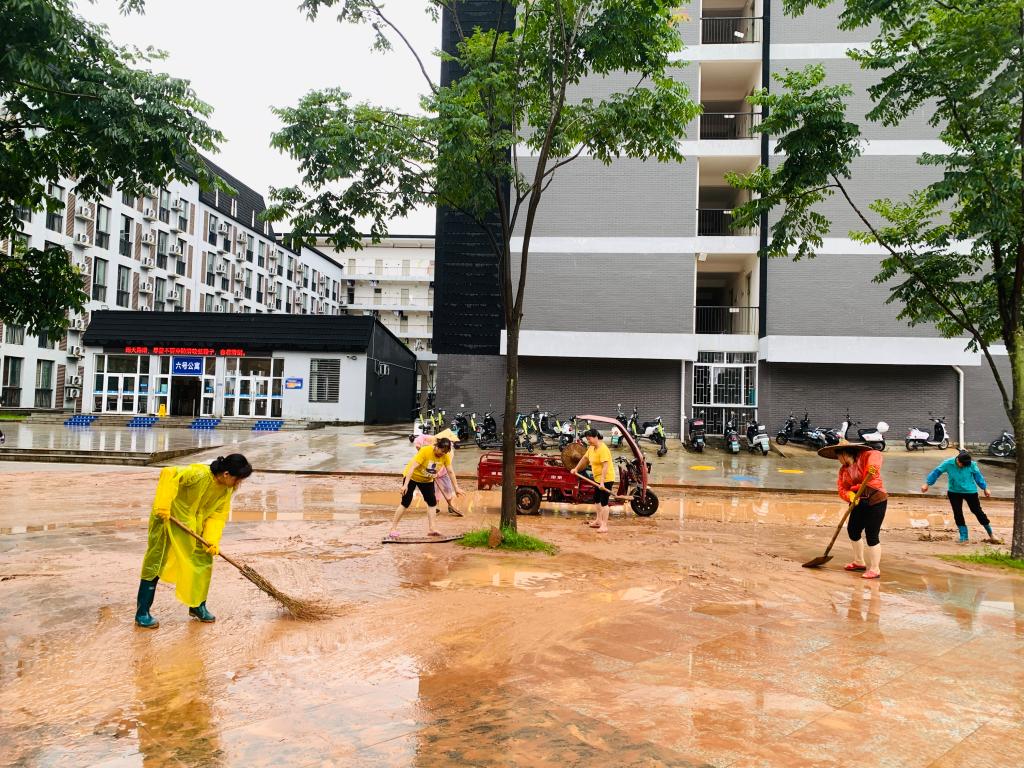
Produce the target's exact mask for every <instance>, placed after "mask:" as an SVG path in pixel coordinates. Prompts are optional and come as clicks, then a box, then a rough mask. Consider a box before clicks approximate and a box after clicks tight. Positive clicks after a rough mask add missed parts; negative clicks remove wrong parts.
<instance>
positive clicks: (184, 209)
mask: <svg viewBox="0 0 1024 768" xmlns="http://www.w3.org/2000/svg"><path fill="white" fill-rule="evenodd" d="M178 205H180V206H181V210H180V211H178V229H180V230H181V231H183V232H184V231H186V230H188V201H187V200H181V199H179V200H178Z"/></svg>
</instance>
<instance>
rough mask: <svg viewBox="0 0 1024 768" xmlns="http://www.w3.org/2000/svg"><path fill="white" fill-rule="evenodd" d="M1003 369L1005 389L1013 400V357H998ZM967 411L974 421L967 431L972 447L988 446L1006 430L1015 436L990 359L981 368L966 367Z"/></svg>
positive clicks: (997, 361) (983, 362) (1000, 366)
mask: <svg viewBox="0 0 1024 768" xmlns="http://www.w3.org/2000/svg"><path fill="white" fill-rule="evenodd" d="M994 359H995V361H996V366H997V367H998V369H999V377H1000V379H1002V382H1003V386H1004V387H1006V389H1007V391H1008V392H1009V393H1010V396H1011V397H1012V392H1013V382H1012V380H1011V378H1010V358H1009V357H1007V356H1006V355H996V356H995V357H994ZM963 370H964V411H965V412H966V413H968V414H969V415H970V422H969V423H968V424H967V426H966V429H965V430H964V431H965V432H966V433H967V443H968V445H984V446H987V445H988V444H989V443H991V442H992V441H993V440H995V439H996V438H997V437H999V435H1001V434H1002V433H1003V430H1004V429H1005V430H1007V431H1008V432H1010V433H1011V434H1012V433H1013V428H1012V427H1011V425H1010V419H1009V417H1008V416H1007V415H1006V409H1005V408H1004V407H1003V398H1002V396H1001V395H1000V394H999V387H998V386H996V380H995V377H994V376H993V375H992V368H991V367H990V366H989V364H988V362H987V361H986V360H984V359H983V360H982V361H981V365H980V366H971V367H970V368H964V369H963Z"/></svg>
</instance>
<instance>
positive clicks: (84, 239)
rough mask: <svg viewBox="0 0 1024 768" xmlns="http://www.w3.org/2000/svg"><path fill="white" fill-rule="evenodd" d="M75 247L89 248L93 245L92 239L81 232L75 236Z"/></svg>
mask: <svg viewBox="0 0 1024 768" xmlns="http://www.w3.org/2000/svg"><path fill="white" fill-rule="evenodd" d="M75 245H77V246H78V247H79V248H87V247H89V246H90V245H92V238H91V237H89V236H88V235H87V234H85V232H79V233H78V234H77V235H75Z"/></svg>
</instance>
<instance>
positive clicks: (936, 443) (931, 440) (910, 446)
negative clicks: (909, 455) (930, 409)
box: [906, 414, 949, 451]
mask: <svg viewBox="0 0 1024 768" xmlns="http://www.w3.org/2000/svg"><path fill="white" fill-rule="evenodd" d="M929 416H930V414H929ZM931 421H932V424H933V427H932V433H931V434H929V433H928V430H927V429H918V428H917V427H911V428H910V431H909V432H907V438H906V444H907V450H908V451H916V450H917V449H918V448H928V447H931V448H938V449H939V450H940V451H944V450H946V449H947V448H949V437H948V436H947V433H946V417H945V416H941V417H939V418H935V417H934V416H931Z"/></svg>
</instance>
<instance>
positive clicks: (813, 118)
mask: <svg viewBox="0 0 1024 768" xmlns="http://www.w3.org/2000/svg"><path fill="white" fill-rule="evenodd" d="M827 5H829V0H786V2H785V8H786V11H787V12H788V13H793V14H799V13H802V12H803V11H805V10H806V9H807V8H808V7H809V6H818V7H824V6H827ZM844 5H845V8H844V10H843V12H842V17H841V18H842V22H841V26H842V28H844V29H857V28H864V27H867V26H868V25H869V24H875V25H877V32H876V33H875V36H874V39H873V41H872V43H871V45H870V46H869V47H868V48H867V49H865V50H856V51H851V52H850V53H849V55H850V57H851V58H852V59H854V60H855V61H857V62H858V63H859V65H860V66H861V68H862V69H864V70H867V71H869V72H875V73H878V74H879V75H880V79H879V81H878V82H877V84H876V85H873V86H872V87H871V88H870V89H869V94H870V97H871V100H872V108H871V110H870V111H869V112H868V114H867V115H866V119H867V120H869V121H874V122H877V123H881V124H882V125H886V126H898V125H900V124H901V123H902V122H903V121H905V120H907V119H908V118H909V117H910V116H911V115H912V114H915V113H918V112H919V111H922V110H926V111H927V112H928V114H929V116H930V122H931V125H933V126H934V127H935V128H936V130H937V131H938V133H939V137H940V138H941V139H942V141H943V142H944V143H945V145H946V150H945V152H943V153H942V154H925V155H923V156H922V157H921V158H920V161H919V162H921V163H922V164H924V165H927V166H931V167H933V168H935V169H936V171H935V173H936V177H937V180H936V181H935V182H933V183H931V184H927V185H925V186H924V187H922V188H921V189H918V190H915V191H914V192H913V194H911V195H910V196H909V197H908V199H906V200H891V199H881V200H874V201H861V200H858V199H856V196H855V192H854V191H853V190H852V189H851V187H850V183H849V181H850V178H851V175H852V173H853V171H852V164H853V162H854V160H855V158H857V157H858V155H859V154H860V152H861V146H862V145H861V131H860V126H859V125H857V124H856V123H854V122H852V121H851V120H850V119H849V118H848V117H847V115H846V103H845V100H846V98H847V97H849V96H850V94H851V89H850V88H849V87H848V86H845V85H826V84H824V70H823V69H822V68H821V67H820V66H817V65H816V66H811V67H808V68H807V69H805V70H803V71H799V72H786V73H785V74H783V75H780V76H777V78H776V79H777V80H778V82H779V83H780V85H781V86H782V89H781V90H780V91H779V92H777V93H766V92H763V91H762V92H759V93H757V94H755V95H754V96H753V97H752V98H751V99H750V100H751V102H752V103H754V104H756V105H760V106H761V108H762V110H763V111H767V117H766V119H765V120H764V121H763V122H762V124H761V127H760V130H761V131H763V132H766V133H768V134H770V135H773V136H777V137H778V151H779V153H780V154H782V159H781V162H780V163H779V164H778V166H777V167H774V168H764V167H762V168H759V169H757V170H756V171H755V172H754V173H752V174H750V175H747V176H745V177H740V176H733V177H732V178H731V179H730V180H731V181H732V182H733V183H734V184H736V185H737V186H739V187H741V188H743V189H747V190H750V191H751V192H752V193H754V194H755V195H757V196H758V197H757V198H756V199H754V200H753V201H752V202H750V203H748V204H747V205H745V206H744V207H743V208H742V209H740V210H738V211H737V218H738V219H739V221H740V222H741V223H745V224H752V223H754V222H756V221H757V220H758V219H759V217H760V215H761V214H762V213H767V212H770V211H775V212H776V218H775V221H774V223H773V225H772V227H771V230H770V241H769V244H768V246H767V253H765V254H762V255H763V256H788V255H795V257H796V258H802V257H810V256H813V255H814V252H815V249H816V248H818V247H820V246H821V243H822V238H823V236H824V235H826V234H827V233H828V230H829V222H828V220H827V219H826V218H825V217H824V216H822V215H821V214H820V213H819V212H817V211H816V207H817V206H818V205H819V204H820V203H822V202H823V201H825V200H826V199H828V198H830V197H832V196H833V195H836V194H838V195H841V196H842V198H843V199H845V201H846V203H847V204H848V205H849V206H850V207H851V209H852V210H853V211H854V212H855V214H856V216H857V217H858V218H859V220H860V221H861V223H862V224H863V229H862V230H861V231H859V232H855V233H852V234H851V236H853V237H855V238H856V239H858V240H860V241H861V242H864V243H871V244H875V245H877V246H880V248H881V250H882V252H883V256H882V259H881V263H880V268H879V271H878V273H877V275H876V276H875V278H874V279H875V281H876V282H878V283H889V282H890V281H893V282H894V284H893V287H892V289H891V295H890V298H889V301H891V302H896V303H898V304H900V305H902V308H901V311H900V317H901V318H903V319H905V320H906V321H907V322H908V323H910V324H911V325H914V324H917V323H926V322H930V323H935V324H936V326H937V327H938V329H939V330H940V332H941V333H942V334H943V335H945V336H946V337H960V336H966V337H968V338H969V346H970V347H971V348H972V349H975V350H980V351H981V353H982V354H983V355H984V357H985V360H986V361H987V363H988V365H989V366H990V367H991V370H992V374H993V376H994V377H995V380H996V383H997V385H998V387H999V391H1000V393H1001V396H1002V400H1003V407H1004V408H1005V410H1006V414H1007V416H1008V417H1009V419H1010V421H1011V423H1012V424H1013V428H1014V430H1015V432H1016V434H1017V435H1018V436H1020V435H1024V336H1022V310H1024V182H1022V167H1024V2H1022V0H970V2H967V1H966V0H898V1H897V2H878V0H846V1H845V4H844ZM997 343H1002V344H1005V345H1006V350H1007V352H1008V353H1009V363H1010V370H1011V376H1010V379H1009V381H1007V380H1006V377H1005V376H1004V375H1003V373H1002V372H1001V371H1000V370H999V367H998V366H997V365H996V363H995V360H994V357H993V352H992V346H993V345H994V344H997ZM1011 552H1012V554H1013V556H1014V557H1018V558H1020V557H1024V462H1018V464H1017V470H1016V490H1015V495H1014V523H1013V540H1012V543H1011Z"/></svg>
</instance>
